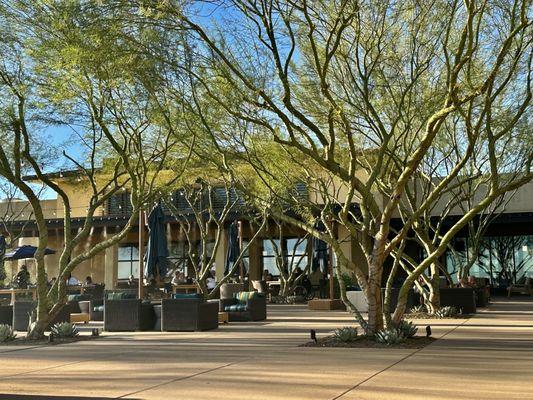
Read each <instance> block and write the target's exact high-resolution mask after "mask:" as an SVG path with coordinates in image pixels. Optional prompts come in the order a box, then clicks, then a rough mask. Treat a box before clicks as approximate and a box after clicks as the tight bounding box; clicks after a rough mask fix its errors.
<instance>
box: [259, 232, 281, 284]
mask: <svg viewBox="0 0 533 400" xmlns="http://www.w3.org/2000/svg"><path fill="white" fill-rule="evenodd" d="M280 252H281V248H280V241H279V239H273V240H271V239H264V240H263V257H262V258H263V270H265V269H267V270H268V272H269V273H270V274H271V275H272V276H278V275H279V270H278V267H277V266H276V256H277V255H278V254H279V253H280Z"/></svg>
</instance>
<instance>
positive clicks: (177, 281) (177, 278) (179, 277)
mask: <svg viewBox="0 0 533 400" xmlns="http://www.w3.org/2000/svg"><path fill="white" fill-rule="evenodd" d="M171 283H172V284H173V285H174V286H177V285H183V284H184V283H187V279H186V278H185V274H184V273H183V272H181V271H180V270H176V272H175V273H174V276H173V277H172V281H171Z"/></svg>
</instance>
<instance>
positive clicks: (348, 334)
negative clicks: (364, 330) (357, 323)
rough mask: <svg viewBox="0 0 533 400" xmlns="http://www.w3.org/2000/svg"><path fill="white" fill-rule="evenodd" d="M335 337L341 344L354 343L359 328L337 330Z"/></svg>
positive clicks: (347, 327)
mask: <svg viewBox="0 0 533 400" xmlns="http://www.w3.org/2000/svg"><path fill="white" fill-rule="evenodd" d="M333 337H334V338H335V340H337V341H339V342H344V343H348V342H354V341H356V340H357V337H358V336H357V328H353V327H351V326H345V327H344V328H339V329H335V331H334V332H333Z"/></svg>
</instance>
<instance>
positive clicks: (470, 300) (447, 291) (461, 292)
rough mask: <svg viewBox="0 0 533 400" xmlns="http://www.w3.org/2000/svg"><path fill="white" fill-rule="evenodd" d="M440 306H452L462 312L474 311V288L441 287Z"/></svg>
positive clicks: (472, 312) (470, 312)
mask: <svg viewBox="0 0 533 400" xmlns="http://www.w3.org/2000/svg"><path fill="white" fill-rule="evenodd" d="M440 305H441V307H445V306H452V307H455V308H457V309H458V310H461V311H462V313H463V314H475V313H476V292H475V289H474V288H441V289H440Z"/></svg>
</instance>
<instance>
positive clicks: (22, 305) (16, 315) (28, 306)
mask: <svg viewBox="0 0 533 400" xmlns="http://www.w3.org/2000/svg"><path fill="white" fill-rule="evenodd" d="M35 307H37V303H36V302H34V301H15V304H13V329H14V330H16V331H27V330H28V324H29V322H30V313H31V312H32V311H33V310H35ZM76 310H77V305H74V304H72V303H67V304H65V305H64V306H63V308H62V309H61V310H60V311H59V314H57V316H56V317H55V318H54V319H53V320H52V321H50V323H49V324H48V328H50V327H51V326H52V325H54V324H57V323H59V322H70V314H71V313H75V312H76Z"/></svg>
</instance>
